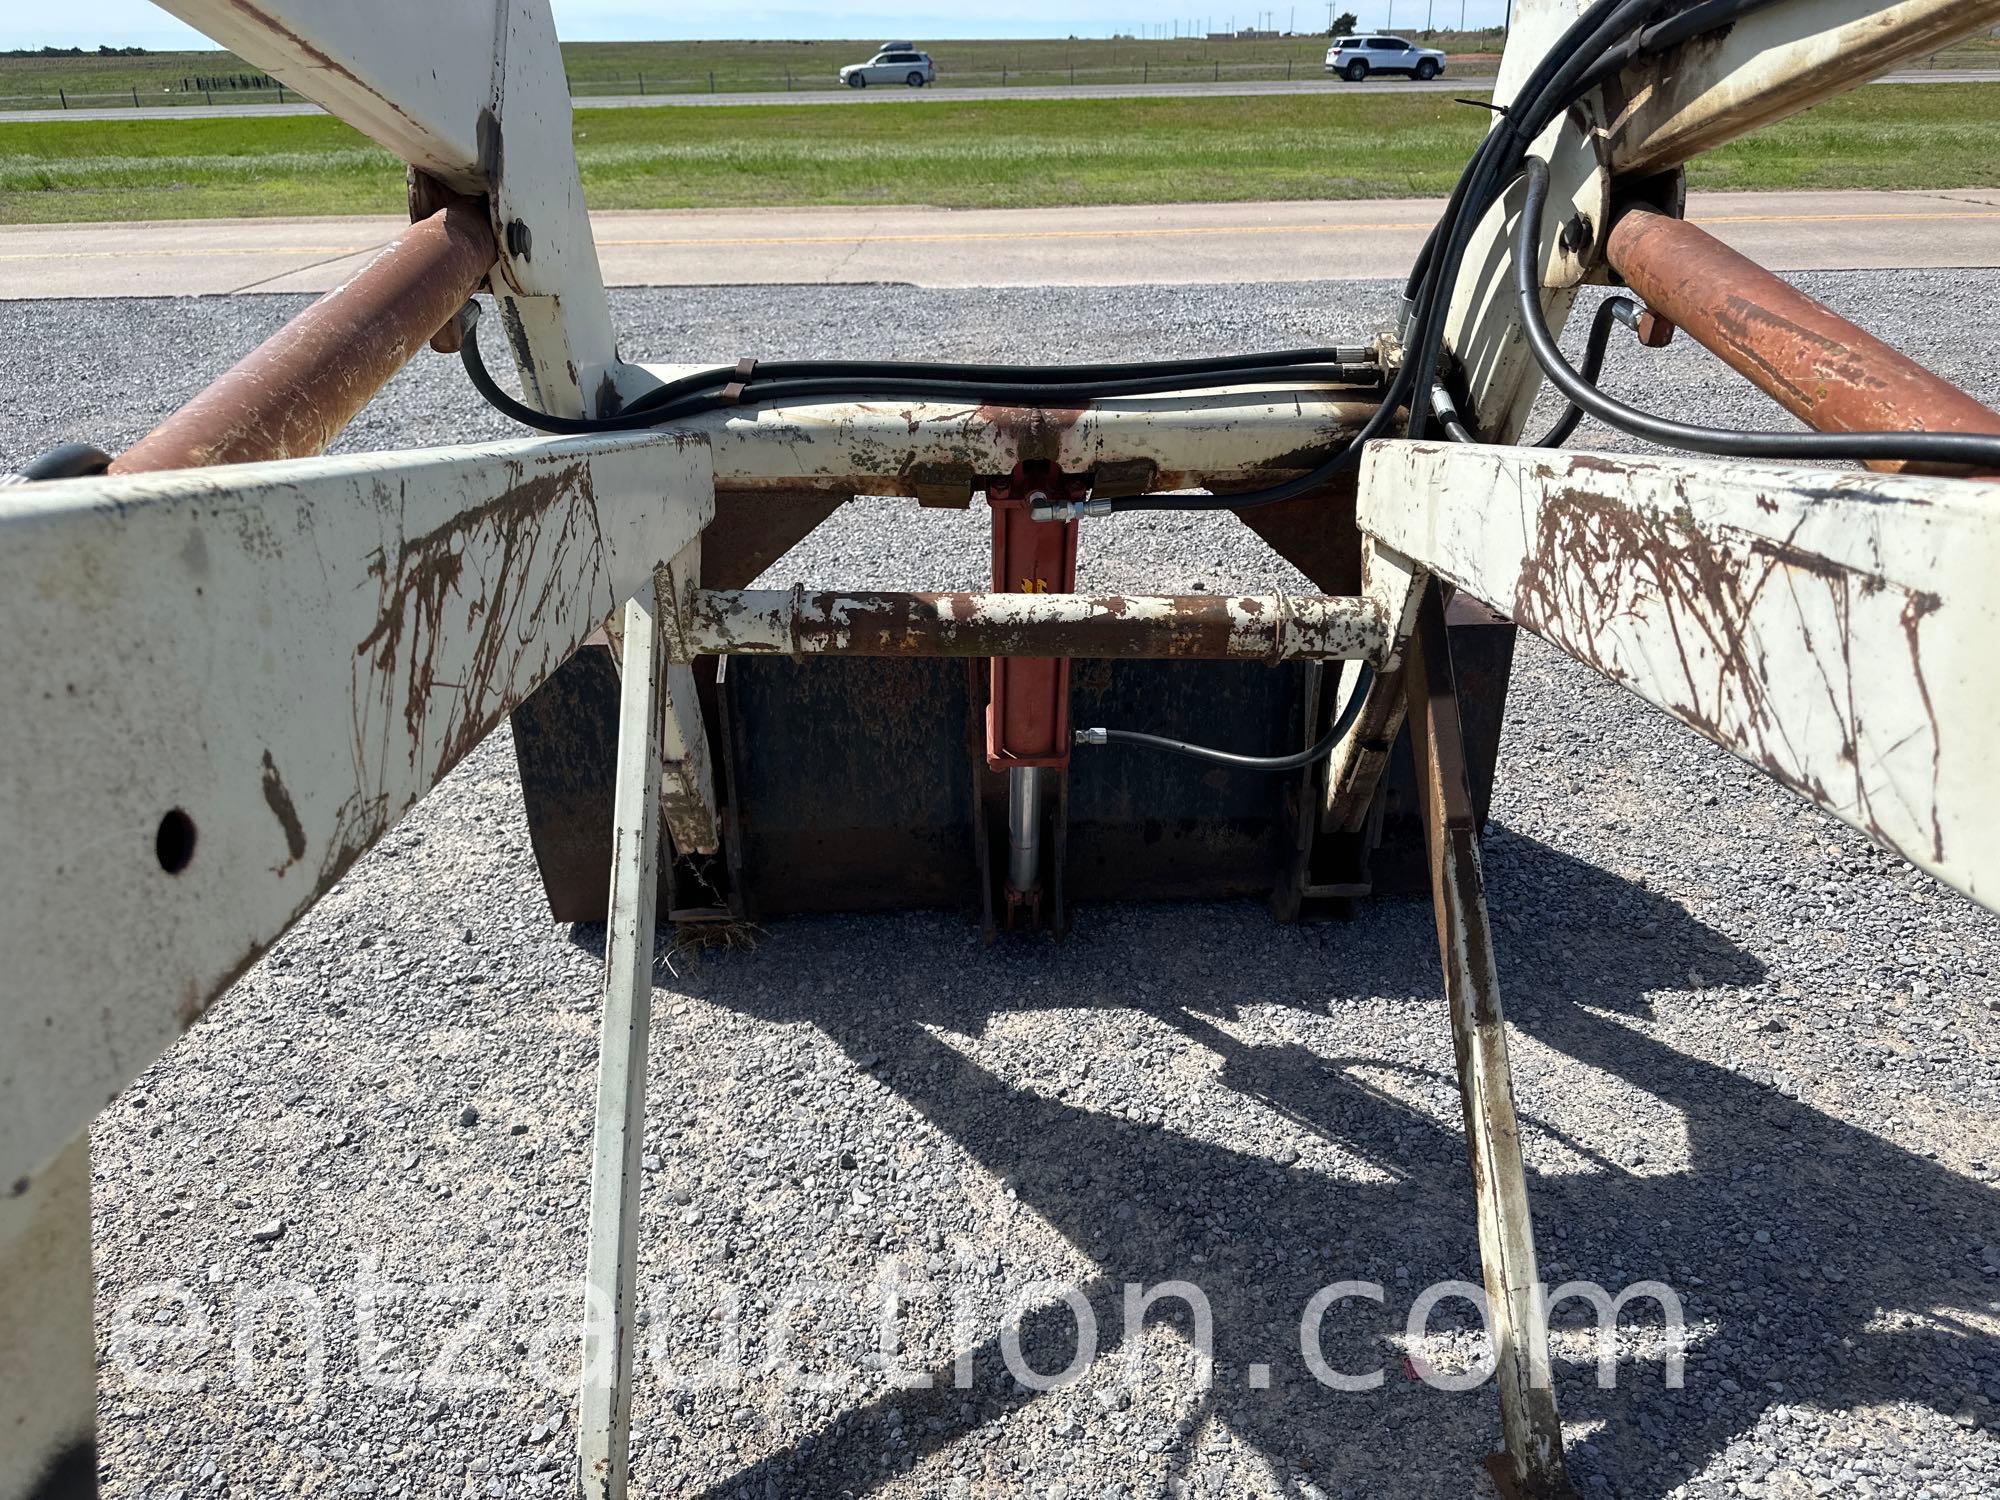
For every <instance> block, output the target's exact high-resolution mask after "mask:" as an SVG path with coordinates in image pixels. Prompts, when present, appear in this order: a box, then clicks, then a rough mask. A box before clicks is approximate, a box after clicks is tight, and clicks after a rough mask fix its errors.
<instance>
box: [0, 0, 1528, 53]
mask: <svg viewBox="0 0 2000 1500" xmlns="http://www.w3.org/2000/svg"><path fill="white" fill-rule="evenodd" d="M402 3H405V4H426V3H431V0H402ZM1211 3H1212V0H1211ZM1225 3H1232V0H1225ZM1249 4H1250V5H1271V6H1276V9H1275V10H1272V11H1269V12H1267V13H1266V14H1267V15H1268V16H1269V17H1270V18H1271V19H1269V20H1267V21H1266V22H1265V23H1264V24H1266V25H1275V26H1277V27H1278V28H1279V29H1280V30H1283V29H1285V28H1287V27H1289V26H1292V25H1293V24H1294V21H1293V17H1294V16H1296V17H1297V21H1296V25H1297V27H1298V29H1299V30H1300V31H1310V30H1317V31H1324V30H1325V29H1326V24H1327V11H1326V6H1325V5H1324V4H1320V5H1310V4H1308V5H1298V6H1292V5H1286V4H1280V3H1279V0H1249ZM554 5H555V14H556V31H557V32H558V34H560V35H561V36H562V37H563V38H564V39H565V40H566V41H576V42H588V41H619V42H622V41H654V40H669V41H671V40H686V39H692V38H717V39H722V38H729V39H733V38H738V37H759V38H808V37H859V38H878V39H879V38H887V37H895V38H898V39H903V38H907V39H909V40H912V41H915V42H917V43H919V44H922V43H928V42H936V41H942V40H947V39H949V38H952V37H1051V36H1070V35H1076V36H1109V35H1111V34H1112V33H1113V32H1114V31H1115V32H1124V33H1130V34H1133V35H1141V34H1147V35H1149V34H1151V30H1150V29H1151V28H1152V27H1156V26H1160V25H1164V26H1166V28H1167V34H1168V35H1172V34H1173V29H1174V21H1175V19H1176V17H1178V18H1179V19H1180V21H1181V22H1182V25H1183V27H1185V26H1187V25H1193V26H1194V27H1195V28H1196V30H1197V31H1204V30H1207V29H1208V28H1209V27H1210V26H1211V25H1212V26H1213V27H1214V28H1215V29H1216V30H1218V31H1221V30H1226V29H1227V28H1228V26H1229V23H1230V20H1231V18H1232V16H1233V18H1234V20H1235V22H1236V25H1237V26H1238V27H1249V26H1252V25H1255V24H1256V22H1257V15H1258V12H1256V11H1253V10H1251V9H1250V8H1249V5H1245V6H1244V7H1243V8H1240V9H1234V10H1222V11H1202V10H1196V9H1192V8H1191V9H1189V10H1188V11H1187V12H1186V13H1185V14H1182V13H1181V12H1179V11H1177V10H1176V9H1174V8H1172V7H1171V6H1166V7H1160V8H1159V9H1157V10H1152V11H1149V10H1147V9H1145V8H1143V7H1142V6H1137V5H1135V4H1133V3H1132V0H1007V3H1005V4H1004V5H1002V6H999V7H995V8H994V9H993V10H991V11H972V10H970V9H969V8H968V7H966V6H963V5H942V4H937V3H935V0H910V3H909V4H906V5H896V4H884V3H882V0H861V3H859V4H854V5H846V6H839V5H835V6H826V5H756V4H739V3H734V0H677V3H675V4H672V5H664V4H660V3H658V0H653V3H644V0H554ZM1504 5H1505V0H1393V10H1394V13H1395V26H1396V27H1397V28H1398V29H1400V30H1404V31H1409V30H1413V29H1417V28H1420V27H1422V25H1423V22H1424V15H1425V12H1426V10H1428V9H1432V8H1433V7H1434V9H1435V13H1436V19H1437V24H1438V25H1439V26H1447V25H1456V24H1457V22H1458V18H1459V13H1460V9H1461V6H1462V7H1463V9H1464V12H1465V15H1466V18H1467V24H1468V25H1474V26H1477V25H1482V24H1486V25H1492V24H1497V23H1498V22H1499V19H1500V15H1501V12H1502V10H1503V8H1504ZM1338 9H1339V10H1352V11H1354V12H1355V13H1356V14H1357V15H1359V16H1360V17H1361V24H1362V25H1363V26H1366V27H1376V28H1381V29H1383V30H1387V29H1389V12H1390V10H1391V9H1392V3H1391V0H1339V3H1338ZM212 45H213V43H211V42H209V41H208V40H207V39H206V38H205V37H203V36H202V35H201V34H200V33H199V32H197V31H195V30H194V29H193V28H192V27H189V26H186V25H184V24H182V23H181V22H180V21H177V20H175V19H174V18H173V17H172V16H170V15H168V14H167V13H166V12H165V11H163V10H161V9H159V8H158V7H157V6H154V5H152V4H149V3H148V0H91V3H89V4H88V5H82V6H53V5H30V4H17V3H15V0H6V3H4V4H0V51H4V50H7V49H10V48H15V47H98V46H115V47H149V48H153V49H155V50H167V49H177V48H185V47H204V46H212Z"/></svg>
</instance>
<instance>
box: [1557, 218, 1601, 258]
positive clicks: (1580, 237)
mask: <svg viewBox="0 0 2000 1500" xmlns="http://www.w3.org/2000/svg"><path fill="white" fill-rule="evenodd" d="M1596 235H1597V231H1596V229H1595V228H1594V227H1593V226H1592V224H1591V222H1590V215H1588V214H1581V213H1578V214H1571V215H1570V217H1569V222H1568V223H1567V224H1565V225H1563V227H1562V233H1561V235H1560V236H1558V237H1557V243H1558V244H1560V245H1561V246H1562V247H1563V249H1565V250H1567V251H1568V252H1569V253H1570V254H1571V255H1581V254H1583V252H1584V251H1586V250H1588V249H1589V248H1590V242H1591V241H1592V240H1593V239H1594V238H1596Z"/></svg>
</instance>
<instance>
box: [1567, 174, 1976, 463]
mask: <svg viewBox="0 0 2000 1500" xmlns="http://www.w3.org/2000/svg"><path fill="white" fill-rule="evenodd" d="M1605 253H1606V255H1607V256H1609V258H1610V261H1611V264H1612V266H1613V267H1614V268H1615V269H1616V270H1617V271H1618V274H1619V275H1621V276H1623V277H1624V278H1625V280H1626V282H1627V283H1628V284H1629V285H1630V286H1631V288H1632V290H1633V291H1635V292H1637V293H1638V294H1639V295H1640V296H1641V297H1643V298H1645V299H1646V304H1647V306H1649V307H1650V308H1651V309H1652V310H1653V311H1654V312H1656V313H1659V314H1660V315H1662V316H1663V317H1666V318H1667V319H1669V320H1671V321H1672V322H1673V323H1675V324H1677V325H1678V326H1680V327H1681V328H1683V329H1685V330H1687V332H1688V333H1689V334H1690V335H1691V336H1692V337H1693V338H1695V339H1696V340H1697V341H1698V342H1700V343H1701V344H1702V345H1703V346H1704V347H1706V348H1707V349H1709V350H1711V351H1713V352H1714V353H1715V354H1716V355H1718V356H1720V357H1721V359H1722V360H1723V361H1724V362H1725V363H1726V364H1728V365H1730V366H1731V367H1732V368H1733V369H1735V370H1736V371H1738V372H1739V373H1740V374H1742V375H1743V376H1745V377H1746V378H1747V379H1749V380H1750V381H1751V382H1752V383H1753V384H1755V385H1756V386H1757V387H1758V388H1759V389H1761V390H1763V391H1765V392H1767V393H1768V394H1769V395H1771V396H1773V397H1775V398H1776V399H1777V401H1778V402H1779V403H1780V404H1781V405H1783V406H1784V408H1785V409H1786V410H1787V411H1789V412H1791V413H1792V415H1793V416H1795V417H1798V418H1799V419H1800V420H1801V421H1803V422H1806V423H1808V424H1809V425H1811V426H1813V427H1815V428H1817V429H1819V430H1820V431H1821V432H1894V431H1904V430H1912V429H1913V430H1918V431H1923V432H2000V412H1995V411H1993V410H1992V409H1991V408H1990V407H1986V406H1982V405H1981V404H1980V403H1979V402H1977V401H1975V400H1973V398H1972V397H1970V396H1968V395H1967V394H1966V393H1965V392H1964V391H1961V390H1960V389H1959V388H1958V387H1957V386H1955V385H1953V384H1952V383H1951V382H1950V381H1948V380H1945V379H1943V378H1941V377H1940V376H1937V375H1934V374H1932V373H1931V372H1930V371H1929V370H1926V369H1925V368H1924V367H1923V366H1922V365H1920V364H1918V363H1917V362H1916V361H1915V360H1913V359H1911V358H1910V357H1909V356H1908V355H1906V354H1903V353H1901V352H1899V351H1898V350H1896V349H1893V348H1891V347H1890V346H1889V345H1887V344H1885V343H1883V342H1882V341H1881V340H1880V339H1878V338H1876V337H1875V336H1874V335H1872V334H1869V333H1866V332H1864V331H1862V330H1861V329H1859V328H1857V327H1855V326H1854V325H1853V324H1852V323H1850V322H1848V321H1847V320H1846V319H1845V318H1843V317H1841V316H1840V314H1838V313H1836V312H1835V311H1834V310H1833V309H1832V308H1830V307H1827V306H1825V305H1824V304H1822V303H1819V302H1816V301H1814V300H1813V299H1812V298H1811V297H1808V296H1807V295H1806V294H1805V293H1804V292H1802V291H1800V290H1799V289H1798V288H1797V287H1795V286H1793V285H1791V284H1790V283H1789V282H1787V281H1785V280H1784V279H1783V278H1781V277H1778V276H1775V275H1773V274H1772V273H1771V272H1769V271H1767V270H1765V269H1764V268H1763V267H1762V266H1760V265H1758V264H1757V263H1756V262H1755V261H1753V260H1751V259H1749V258H1748V257H1747V256H1743V255H1739V254H1738V253H1737V252H1736V251H1734V250H1732V249H1730V248H1729V247H1728V246H1727V245H1725V244H1723V243H1722V242H1721V241H1720V240H1718V239H1716V238H1715V237H1714V236H1713V235H1711V234H1709V233H1707V232H1706V231H1705V230H1702V229H1698V228H1696V227H1695V226H1694V225H1692V224H1690V223H1688V222H1687V221H1686V220H1684V219H1674V218H1669V217H1668V216H1667V215H1665V214H1662V213H1656V212H1654V211H1653V210H1651V209H1647V208H1633V209H1628V210H1627V211H1626V212H1625V213H1624V214H1623V215H1621V216H1620V218H1619V220H1618V222H1617V224H1616V225H1615V226H1614V227H1613V228H1612V231H1611V238H1610V240H1609V242H1608V243H1607V244H1606V246H1605ZM1872 467H1874V468H1878V469H1891V470H1895V469H1903V468H1907V467H1909V466H1908V465H1907V464H1905V463H1902V462H1890V461H1885V462H1881V463H1877V464H1874V465H1872Z"/></svg>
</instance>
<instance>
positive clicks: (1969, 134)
mask: <svg viewBox="0 0 2000 1500" xmlns="http://www.w3.org/2000/svg"><path fill="white" fill-rule="evenodd" d="M1483 126H1484V116H1483V115H1482V114H1481V113H1480V112H1479V111H1477V110H1474V109H1470V108H1467V107H1466V106H1463V105H1456V104H1453V103H1452V102H1451V101H1450V100H1449V99H1446V98H1443V97H1441V96H1438V95H1427V94H1374V95H1367V94H1360V93H1354V92H1347V91H1342V92H1329V93H1327V94H1310V95H1291V96H1281V97H1265V98H1247V99H1228V98H1211V97H1201V98H1181V99H1098V100H1090V99H1053V100H1002V101H991V102H988V101H974V100H967V101H964V102H958V103H951V102H944V101H939V102H936V103H929V104H925V105H923V106H920V107H914V108H874V107H856V108H830V107H828V106H824V105H817V106H815V105H798V106H792V107H789V108H787V107H782V106H752V107H742V108H720V109H606V110H588V111H583V112H580V113H579V114H578V116H577V119H576V145H577V155H578V159H579V160H580V162H581V163H582V168H583V180H584V188H585V192H586V194H587V196H588V198H589V200H590V203H591V205H592V206H593V207H596V208H719V207H738V206H787V205H804V204H833V203H849V204H883V203H923V204H936V205H940V206H944V207H955V208H968V207H1028V206H1035V205H1046V204H1088V203H1162V202H1193V201H1206V202H1221V201H1230V200H1247V199H1284V198H1372V197H1399V196H1413V195H1414V196H1422V195H1442V194H1444V193H1445V192H1447V191H1449V189H1450V187H1451V184H1452V182H1453V180H1454V178H1455V177H1456V175H1457V172H1458V170H1459V167H1460V164H1461V163H1463V161H1464V160H1465V158H1466V156H1467V154H1468V153H1469V152H1470V150H1471V149H1472V146H1473V144H1474V142H1475V141H1476V140H1477V139H1478V136H1479V132H1480V131H1481V129H1482V128H1483ZM1690 175H1691V178H1692V180H1693V182H1694V184H1695V186H1697V187H1706V188H1841V187H1901V188H1919V189H1930V188H1965V187H1992V186H1996V185H2000V86H1995V85H1989V84H1923V85H1909V86H1903V87H1898V86H1895V85H1879V86H1876V87H1873V88H1868V89H1862V90H1858V91H1857V92H1855V93H1852V94H1848V95H1845V96H1843V97H1841V98H1838V99H1835V100H1832V101H1830V102H1829V103H1827V104H1824V105H1822V106H1820V107H1819V108H1818V109H1816V110H1814V111H1812V112H1811V113H1809V114H1807V115H1804V116H1801V117H1800V118H1798V119H1795V120H1791V121H1788V122H1786V123H1784V124H1782V125H1779V126H1777V127H1775V128H1773V129H1770V130H1767V131H1764V132H1762V133H1761V134H1759V135H1757V136H1756V137H1754V138H1751V139H1749V140H1745V141H1742V142H1738V143H1736V144H1734V145H1731V146H1728V147H1725V148H1723V149H1722V150H1720V151H1717V152H1714V153H1712V154H1711V155H1709V156H1707V157H1704V158H1703V159H1702V160H1701V161H1700V162H1698V163H1696V164H1695V167H1694V169H1693V170H1692V172H1691V174H1690ZM402 206H403V186H402V170H401V167H400V165H399V164H398V163H397V162H395V161H394V160H393V159H392V158H391V157H389V156H388V155H387V154H386V153H384V152H382V151H379V150H377V149H376V148H375V147H373V146H372V145H370V144H369V143H368V142H367V141H365V140H363V139H362V137H360V136H359V135H357V134H356V133H355V132H354V131H352V130H351V129H349V128H348V127H347V126H345V125H342V124H340V123H339V122H337V121H334V120H331V119H327V118H324V117H317V116H305V117H297V118H258V119H226V118H225V119H191V120H171V121H142V120H133V121H122V120H121V121H58V122H53V123H47V124H39V123H38V124H27V123H11V124H9V123H0V222H9V223H56V222H70V221H78V220H91V219H173V218H209V217H228V216H237V215H244V216H254V215H271V214H313V213H396V212H399V211H400V210H401V208H402Z"/></svg>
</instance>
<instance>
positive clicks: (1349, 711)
mask: <svg viewBox="0 0 2000 1500" xmlns="http://www.w3.org/2000/svg"><path fill="white" fill-rule="evenodd" d="M1374 680H1375V669H1374V668H1373V667H1371V666H1369V665H1368V663H1367V662H1365V661H1364V662H1363V663H1361V670H1360V671H1359V672H1357V673H1356V674H1355V677H1354V689H1353V691H1352V692H1350V693H1349V694H1348V695H1347V702H1346V703H1345V704H1344V705H1342V707H1341V710H1340V713H1339V715H1338V716H1337V717H1336V718H1335V719H1334V721H1333V723H1332V725H1331V726H1330V727H1329V728H1328V729H1327V731H1326V733H1325V734H1323V735H1321V736H1320V737H1319V738H1318V739H1317V740H1315V741H1314V742H1313V743H1312V744H1310V745H1308V746H1306V748H1305V749H1303V750H1295V751H1293V752H1292V753H1291V754H1290V755H1238V754H1237V753H1236V752H1235V751H1234V750H1217V749H1215V748H1214V747H1213V746H1209V745H1194V744H1190V743H1189V742H1188V741H1186V740H1174V739H1168V738H1167V737H1166V736H1164V735H1158V734H1141V733H1139V731H1138V730H1136V729H1107V730H1105V731H1104V739H1105V743H1107V744H1118V745H1138V746H1141V747H1143V748H1144V749H1147V750H1165V751H1168V752H1169V753H1171V754H1174V755H1189V756H1192V757H1194V758H1195V759H1196V760H1206V761H1212V762H1213V763H1214V764H1216V765H1219V766H1234V767H1236V768H1237V769H1239V770H1245V771H1296V770H1298V769H1299V767H1301V766H1309V765H1311V764H1312V763H1313V762H1314V761H1316V760H1322V759H1324V758H1325V757H1326V756H1329V755H1331V754H1332V753H1333V747H1334V746H1335V745H1337V744H1339V743H1340V739H1341V736H1342V735H1344V734H1346V733H1347V731H1348V730H1349V729H1351V728H1352V727H1353V726H1354V720H1355V718H1356V716H1358V715H1359V714H1360V712H1361V705H1362V702H1363V701H1364V700H1365V699H1366V698H1367V697H1368V688H1369V684H1371V683H1372V682H1374ZM1079 743H1088V742H1086V741H1081V740H1079Z"/></svg>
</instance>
